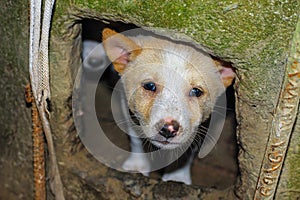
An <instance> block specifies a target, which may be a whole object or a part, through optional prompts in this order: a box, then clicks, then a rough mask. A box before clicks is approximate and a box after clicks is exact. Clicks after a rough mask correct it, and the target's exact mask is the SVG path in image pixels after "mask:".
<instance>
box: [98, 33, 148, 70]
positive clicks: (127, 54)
mask: <svg viewBox="0 0 300 200" xmlns="http://www.w3.org/2000/svg"><path fill="white" fill-rule="evenodd" d="M102 41H103V46H104V49H105V51H106V54H107V56H108V58H109V59H110V61H111V62H112V63H113V65H114V68H115V70H116V71H117V72H119V73H122V72H123V71H124V69H125V67H126V66H127V64H128V63H129V62H130V61H133V60H134V59H135V58H136V57H137V56H138V55H139V54H140V53H141V52H142V48H141V47H140V46H139V45H137V44H136V43H135V42H134V41H133V40H131V39H130V38H128V37H126V36H125V35H122V34H120V33H117V32H115V31H113V30H111V29H109V28H105V29H104V30H103V32H102Z"/></svg>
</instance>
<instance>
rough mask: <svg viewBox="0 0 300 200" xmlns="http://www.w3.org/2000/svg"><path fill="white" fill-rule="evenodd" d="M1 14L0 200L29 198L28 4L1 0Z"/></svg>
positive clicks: (30, 163)
mask: <svg viewBox="0 0 300 200" xmlns="http://www.w3.org/2000/svg"><path fill="white" fill-rule="evenodd" d="M0 7H1V14H0V22H1V26H0V35H1V37H0V65H1V67H0V102H1V103H0V104H1V106H0V112H1V115H0V146H1V147H0V168H1V170H0V179H1V181H0V199H32V194H33V184H32V180H33V179H32V177H33V173H32V154H31V144H32V143H31V125H30V109H28V108H26V104H25V100H24V86H25V85H26V84H27V83H29V75H28V50H27V49H28V3H27V2H26V1H1V2H0Z"/></svg>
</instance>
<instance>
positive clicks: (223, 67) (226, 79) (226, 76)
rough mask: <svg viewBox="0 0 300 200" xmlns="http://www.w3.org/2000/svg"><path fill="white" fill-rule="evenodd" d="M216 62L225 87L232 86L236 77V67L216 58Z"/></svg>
mask: <svg viewBox="0 0 300 200" xmlns="http://www.w3.org/2000/svg"><path fill="white" fill-rule="evenodd" d="M214 62H215V64H216V66H217V69H218V70H219V72H220V75H221V78H222V81H223V84H224V86H225V88H227V87H228V86H230V85H231V84H232V82H233V80H234V78H235V72H234V69H233V68H232V67H231V65H230V64H229V63H226V62H223V61H220V60H217V59H214Z"/></svg>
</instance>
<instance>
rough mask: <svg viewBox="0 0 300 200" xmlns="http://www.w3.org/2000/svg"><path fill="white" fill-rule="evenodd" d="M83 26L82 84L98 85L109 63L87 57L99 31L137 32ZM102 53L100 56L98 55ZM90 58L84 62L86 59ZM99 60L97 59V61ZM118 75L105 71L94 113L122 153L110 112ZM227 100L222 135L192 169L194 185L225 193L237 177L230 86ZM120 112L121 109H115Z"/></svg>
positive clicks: (116, 25) (124, 144)
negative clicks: (221, 190)
mask: <svg viewBox="0 0 300 200" xmlns="http://www.w3.org/2000/svg"><path fill="white" fill-rule="evenodd" d="M81 24H82V49H83V51H82V57H83V59H82V60H84V63H83V69H82V71H83V80H84V81H85V82H86V83H89V82H93V81H98V77H97V76H94V74H96V73H95V71H97V70H101V69H102V68H103V67H106V66H107V63H108V62H109V61H108V59H107V57H106V54H105V53H104V50H103V49H101V48H100V49H99V51H97V52H98V54H96V55H94V57H93V55H92V56H91V55H90V54H89V53H90V51H91V50H92V49H94V48H97V46H98V47H99V43H101V42H102V41H101V38H102V34H101V33H102V30H103V29H104V28H106V27H109V28H111V29H113V30H116V31H117V32H123V31H126V30H130V29H134V28H138V27H137V26H135V25H134V24H125V23H123V22H113V21H111V22H107V21H105V22H102V21H100V20H94V19H83V20H82V21H81ZM100 52H101V53H100ZM88 55H89V56H90V59H89V60H86V59H84V58H86V56H88ZM99 58H100V59H99ZM119 78H120V77H119V75H118V73H117V72H116V71H114V69H113V66H112V65H110V66H109V67H107V68H106V69H105V71H104V73H103V76H102V77H101V79H100V80H99V81H98V87H97V90H96V96H95V103H96V104H95V109H96V113H97V117H98V121H99V123H100V124H101V127H102V128H103V131H104V132H105V133H109V134H106V135H107V137H108V138H109V139H110V140H111V141H112V143H114V144H115V145H117V146H118V147H120V148H122V149H124V150H130V147H129V138H128V136H127V134H125V133H124V132H123V131H122V130H121V129H120V128H119V127H118V126H117V124H116V122H115V121H114V118H113V115H112V112H111V96H112V91H113V88H114V87H115V84H116V83H117V81H118V80H119ZM226 96H227V113H226V115H227V117H226V120H225V125H224V129H223V132H222V134H221V136H220V138H219V140H218V143H217V145H216V146H215V147H214V149H213V150H212V151H211V152H210V154H209V155H207V156H206V157H204V158H202V159H198V158H197V157H196V158H195V159H194V161H193V165H192V181H193V185H197V186H201V187H208V188H217V189H224V188H227V187H230V186H233V185H234V183H235V181H236V177H237V176H238V164H237V151H238V147H237V142H236V137H235V129H236V121H235V97H234V88H233V86H230V87H229V88H227V90H226ZM117 109H120V110H121V107H120V108H117ZM159 176H160V175H159V173H156V172H154V173H151V175H150V177H153V178H158V177H159Z"/></svg>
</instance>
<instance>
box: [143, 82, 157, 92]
mask: <svg viewBox="0 0 300 200" xmlns="http://www.w3.org/2000/svg"><path fill="white" fill-rule="evenodd" d="M142 86H143V88H144V89H145V90H150V91H152V92H155V91H156V85H155V83H153V82H147V83H143V84H142Z"/></svg>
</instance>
